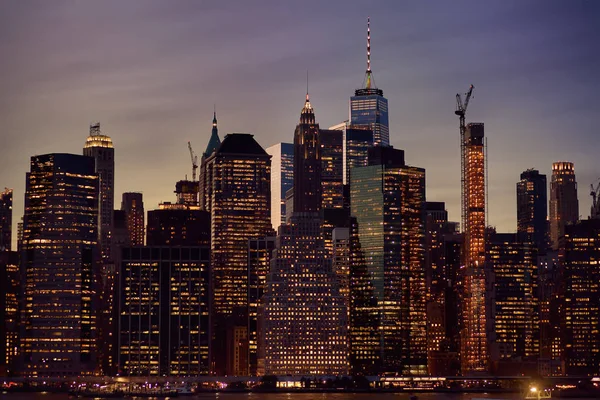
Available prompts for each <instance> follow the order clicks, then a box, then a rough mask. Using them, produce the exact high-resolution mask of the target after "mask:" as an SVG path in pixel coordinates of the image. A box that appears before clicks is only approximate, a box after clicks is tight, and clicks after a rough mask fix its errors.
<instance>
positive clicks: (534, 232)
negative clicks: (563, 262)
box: [517, 169, 548, 252]
mask: <svg viewBox="0 0 600 400" xmlns="http://www.w3.org/2000/svg"><path fill="white" fill-rule="evenodd" d="M546 189H547V187H546V175H543V174H540V172H539V171H538V170H535V169H528V170H527V171H524V172H523V173H522V174H521V180H520V181H519V182H517V232H519V233H524V234H526V235H527V238H528V240H530V241H531V242H532V243H534V245H535V248H536V249H537V250H538V252H545V251H546V248H547V247H548V221H547V219H548V200H547V199H548V196H547V195H546Z"/></svg>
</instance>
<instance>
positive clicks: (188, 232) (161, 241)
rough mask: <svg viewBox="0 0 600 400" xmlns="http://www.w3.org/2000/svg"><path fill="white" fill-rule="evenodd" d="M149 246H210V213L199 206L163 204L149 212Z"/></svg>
mask: <svg viewBox="0 0 600 400" xmlns="http://www.w3.org/2000/svg"><path fill="white" fill-rule="evenodd" d="M146 233H147V236H146V245H147V246H201V245H206V246H208V245H210V213H208V212H207V211H201V210H199V209H198V206H196V207H195V209H190V208H189V207H188V206H186V205H183V204H170V203H161V204H160V205H159V209H158V210H152V211H148V225H147V227H146Z"/></svg>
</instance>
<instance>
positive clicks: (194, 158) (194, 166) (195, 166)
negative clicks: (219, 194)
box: [188, 142, 198, 182]
mask: <svg viewBox="0 0 600 400" xmlns="http://www.w3.org/2000/svg"><path fill="white" fill-rule="evenodd" d="M188 149H189V150H190V158H191V159H192V182H196V170H197V169H198V156H197V155H196V154H195V153H194V150H192V144H191V143H190V142H188Z"/></svg>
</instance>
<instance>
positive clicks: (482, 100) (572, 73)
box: [0, 0, 600, 232]
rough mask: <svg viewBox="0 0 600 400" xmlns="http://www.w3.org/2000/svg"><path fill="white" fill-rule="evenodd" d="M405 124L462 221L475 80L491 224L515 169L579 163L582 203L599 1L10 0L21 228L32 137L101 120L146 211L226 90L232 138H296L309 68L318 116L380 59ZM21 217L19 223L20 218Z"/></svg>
mask: <svg viewBox="0 0 600 400" xmlns="http://www.w3.org/2000/svg"><path fill="white" fill-rule="evenodd" d="M368 15H369V16H370V17H371V31H372V66H373V71H374V76H375V83H376V84H377V86H378V87H380V88H382V89H383V91H384V95H385V96H386V97H387V98H388V100H389V109H390V137H391V142H392V145H393V146H394V147H397V148H401V149H404V150H405V151H406V160H407V162H408V163H409V164H411V165H415V166H419V167H424V168H426V170H427V197H428V199H429V200H435V201H445V202H446V204H447V208H448V210H449V212H450V218H451V219H453V220H459V219H460V214H459V205H460V171H459V169H460V159H459V131H458V117H456V116H455V115H454V107H455V99H454V96H455V94H456V93H457V92H465V91H466V90H467V89H468V86H469V84H471V83H473V84H474V85H475V96H474V99H473V100H472V103H471V105H470V107H469V111H468V114H467V121H474V122H484V123H485V124H486V136H487V137H488V150H489V164H488V165H489V223H490V224H491V225H495V226H496V227H497V228H498V229H499V230H501V231H508V232H513V231H515V229H516V215H515V214H516V211H515V209H516V195H515V183H516V182H517V180H518V179H519V174H520V173H521V172H522V171H523V170H525V169H527V168H532V167H534V168H537V169H539V170H540V171H541V172H542V173H546V174H547V175H548V181H549V180H550V179H549V178H550V173H551V164H552V162H553V161H558V160H566V161H572V162H574V163H575V170H576V174H577V180H578V182H579V189H580V190H579V200H580V214H581V215H582V216H583V217H584V218H585V217H587V216H588V215H589V206H590V196H589V185H590V183H592V182H594V181H595V180H597V179H598V178H599V177H600V162H598V154H600V143H599V141H598V134H599V132H598V125H599V123H598V119H599V118H600V113H599V110H600V100H599V96H598V92H599V89H600V78H599V72H600V52H599V49H600V44H599V43H600V2H597V1H578V0H572V1H566V0H565V1H560V2H559V1H533V0H532V1H526V0H515V1H502V2H499V1H498V2H491V1H485V2H480V1H452V2H448V1H425V2H416V1H404V0H403V1H399V0H393V1H369V2H365V1H360V2H359V1H346V0H339V1H327V2H325V1H308V0H307V1H301V2H292V1H276V0H273V1H252V2H247V1H199V0H198V1H186V0H178V1H174V2H171V1H166V0H165V1H149V0H145V1H141V0H140V1H134V0H129V1H96V2H91V1H75V0H73V1H60V0H53V1H42V0H39V1H2V2H0V187H4V186H7V187H12V188H14V189H15V207H14V222H15V227H16V223H17V221H18V220H19V219H20V217H21V215H22V212H23V193H24V189H25V172H26V171H28V169H29V158H30V156H32V155H34V154H44V153H50V152H69V153H78V154H81V151H82V146H83V144H84V142H85V138H86V137H87V135H88V126H89V124H90V122H93V121H100V122H101V124H102V130H103V132H104V133H105V134H107V135H109V136H111V137H112V139H113V142H114V143H115V147H116V163H117V164H116V168H117V169H116V196H115V205H116V207H117V208H119V206H120V198H121V193H122V192H124V191H142V192H143V193H144V202H145V207H146V210H149V209H154V208H156V207H157V205H158V203H159V202H160V201H173V200H174V194H173V190H174V186H175V181H177V180H179V179H183V178H184V176H185V175H186V174H188V175H191V165H190V160H189V155H188V150H187V143H186V142H187V141H188V140H190V141H191V142H192V145H193V146H194V148H195V149H196V152H197V153H201V151H203V150H204V148H205V147H206V144H207V142H208V139H209V135H210V129H211V118H212V110H213V104H216V107H217V116H218V119H219V129H220V134H221V138H223V136H224V135H225V134H226V133H230V132H250V133H254V134H255V137H256V138H257V140H258V141H259V143H260V144H261V145H263V147H265V148H266V147H268V146H270V145H272V144H274V143H276V142H281V141H292V140H293V132H294V128H295V125H296V123H297V121H298V118H299V115H300V110H301V108H302V105H303V101H304V92H305V86H306V82H305V79H306V78H305V77H306V70H307V69H308V70H309V75H310V84H309V86H310V95H311V102H312V104H313V106H314V108H315V114H316V117H317V122H319V123H320V125H321V127H323V128H327V127H329V126H330V125H333V124H335V123H338V122H341V121H343V120H345V119H347V118H348V100H349V97H350V96H351V95H352V94H353V91H354V89H356V88H357V87H360V86H361V85H362V82H363V78H364V71H365V68H366V61H365V45H366V18H367V16H368ZM15 232H16V230H15Z"/></svg>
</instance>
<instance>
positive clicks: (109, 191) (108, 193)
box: [83, 122, 115, 261]
mask: <svg viewBox="0 0 600 400" xmlns="http://www.w3.org/2000/svg"><path fill="white" fill-rule="evenodd" d="M83 155H84V156H88V157H93V158H94V160H95V161H96V173H97V174H98V176H99V177H100V206H99V207H100V208H99V209H100V219H99V221H98V232H99V234H100V250H101V253H102V259H103V260H104V261H106V260H110V259H111V253H110V250H111V249H110V244H111V239H110V237H111V232H112V225H113V209H114V204H115V149H114V147H113V142H112V139H111V138H110V136H107V135H104V134H102V132H101V131H100V123H99V122H97V123H95V124H92V125H90V135H89V136H88V138H87V139H86V141H85V145H84V146H83Z"/></svg>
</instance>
